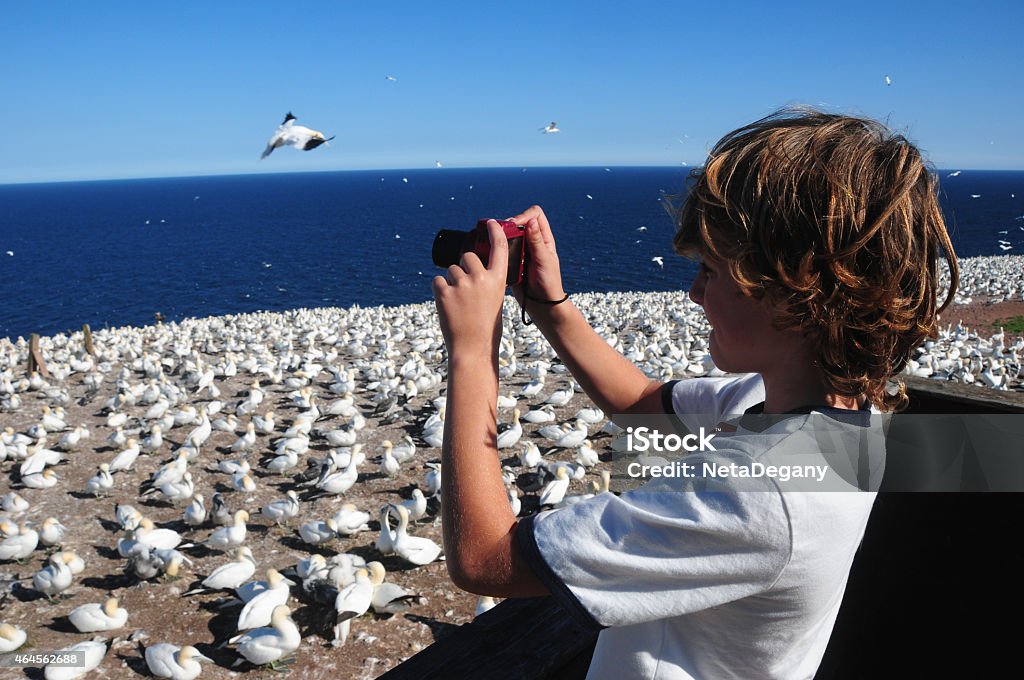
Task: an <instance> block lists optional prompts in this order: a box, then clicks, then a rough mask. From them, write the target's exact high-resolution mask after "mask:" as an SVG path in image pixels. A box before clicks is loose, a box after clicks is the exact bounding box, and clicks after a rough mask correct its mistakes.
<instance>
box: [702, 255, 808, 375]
mask: <svg viewBox="0 0 1024 680" xmlns="http://www.w3.org/2000/svg"><path fill="white" fill-rule="evenodd" d="M690 299H691V300H693V301H694V302H696V303H697V304H698V305H700V306H701V307H703V308H704V314H705V316H707V318H708V323H710V324H711V327H712V330H711V335H710V350H711V358H712V359H714V361H715V366H717V367H718V368H720V369H721V370H723V371H726V372H729V373H761V374H762V375H764V373H765V372H771V370H772V369H773V368H776V367H779V366H781V365H783V364H786V363H789V359H791V358H792V355H793V354H794V353H796V352H798V351H801V350H802V340H801V338H802V336H801V335H800V334H799V333H798V332H796V331H793V330H785V331H780V330H777V329H776V328H774V327H773V326H772V319H773V318H774V312H773V310H772V308H771V306H770V305H769V304H768V302H767V301H766V300H765V299H761V300H757V299H755V298H752V297H750V296H748V295H745V294H744V293H743V289H742V288H740V286H739V284H738V283H737V282H736V279H734V278H733V276H732V274H731V273H730V271H729V267H728V266H726V264H725V262H724V261H722V260H719V259H717V258H715V257H712V256H710V255H707V254H705V255H704V256H703V257H702V259H701V265H700V270H699V271H698V272H697V278H695V279H694V281H693V285H692V286H691V287H690Z"/></svg>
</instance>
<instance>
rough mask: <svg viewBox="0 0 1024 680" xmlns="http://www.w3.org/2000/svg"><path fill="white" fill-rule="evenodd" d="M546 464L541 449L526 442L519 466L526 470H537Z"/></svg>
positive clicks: (520, 455)
mask: <svg viewBox="0 0 1024 680" xmlns="http://www.w3.org/2000/svg"><path fill="white" fill-rule="evenodd" d="M542 462H544V457H543V456H542V455H541V453H540V448H538V446H537V445H536V444H534V443H533V442H526V446H525V447H524V448H523V450H522V452H520V454H519V464H520V465H521V466H522V467H524V468H535V467H537V466H538V465H540V464H541V463H542Z"/></svg>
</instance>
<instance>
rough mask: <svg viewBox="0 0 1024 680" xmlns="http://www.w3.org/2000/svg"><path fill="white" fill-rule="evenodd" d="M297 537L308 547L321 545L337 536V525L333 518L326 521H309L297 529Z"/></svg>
mask: <svg viewBox="0 0 1024 680" xmlns="http://www.w3.org/2000/svg"><path fill="white" fill-rule="evenodd" d="M298 531H299V537H300V538H301V539H302V540H303V541H304V542H305V543H308V544H310V545H323V544H324V543H328V542H330V541H333V540H334V539H335V538H337V536H338V525H337V524H335V522H334V519H333V518H329V519H327V520H326V521H323V520H318V519H311V520H309V521H308V522H306V523H305V524H303V525H302V526H300V527H299V530H298Z"/></svg>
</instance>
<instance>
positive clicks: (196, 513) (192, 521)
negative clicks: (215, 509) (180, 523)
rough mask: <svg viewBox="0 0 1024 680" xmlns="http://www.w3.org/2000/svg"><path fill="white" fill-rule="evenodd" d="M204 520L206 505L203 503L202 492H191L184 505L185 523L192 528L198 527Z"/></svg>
mask: <svg viewBox="0 0 1024 680" xmlns="http://www.w3.org/2000/svg"><path fill="white" fill-rule="evenodd" d="M205 522H206V505H204V503H203V494H201V493H197V494H193V496H192V498H191V500H189V502H188V505H186V506H185V524H187V525H189V526H190V527H192V528H195V527H200V526H202V525H203V524H204V523H205Z"/></svg>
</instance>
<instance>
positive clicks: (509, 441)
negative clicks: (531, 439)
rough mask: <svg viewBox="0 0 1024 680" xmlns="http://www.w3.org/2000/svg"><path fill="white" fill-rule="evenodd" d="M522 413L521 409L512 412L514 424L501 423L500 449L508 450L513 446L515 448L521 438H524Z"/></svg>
mask: <svg viewBox="0 0 1024 680" xmlns="http://www.w3.org/2000/svg"><path fill="white" fill-rule="evenodd" d="M521 415H522V412H521V411H520V409H519V408H516V409H514V410H513V411H512V422H511V423H501V424H499V426H498V440H497V444H498V448H499V449H507V448H509V447H511V446H515V443H516V442H518V441H519V438H520V437H522V436H523V425H522V423H520V422H519V416H521Z"/></svg>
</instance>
